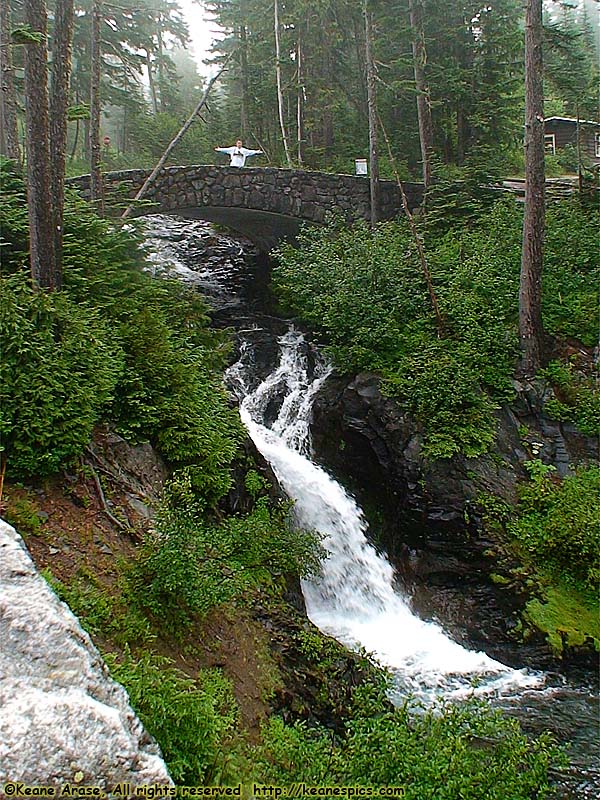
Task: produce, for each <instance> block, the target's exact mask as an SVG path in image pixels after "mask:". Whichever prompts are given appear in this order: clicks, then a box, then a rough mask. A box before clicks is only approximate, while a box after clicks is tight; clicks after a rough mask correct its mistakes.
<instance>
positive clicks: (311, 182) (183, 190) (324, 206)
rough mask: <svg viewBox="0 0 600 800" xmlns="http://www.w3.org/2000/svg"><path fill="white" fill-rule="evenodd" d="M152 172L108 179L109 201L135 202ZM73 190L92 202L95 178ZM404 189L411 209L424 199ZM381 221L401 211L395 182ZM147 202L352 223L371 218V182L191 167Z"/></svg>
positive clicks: (168, 174) (386, 192) (384, 195)
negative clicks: (338, 216)
mask: <svg viewBox="0 0 600 800" xmlns="http://www.w3.org/2000/svg"><path fill="white" fill-rule="evenodd" d="M149 174H150V171H149V170H140V169H135V170H123V171H120V172H107V173H105V174H104V183H105V191H106V195H107V197H106V199H107V202H109V203H110V200H111V196H112V197H115V195H116V194H121V196H122V197H123V199H125V198H131V197H134V196H135V194H136V193H137V192H138V190H139V189H140V187H141V186H142V184H143V183H144V181H145V180H146V178H147V177H148V175H149ZM68 184H69V185H70V186H73V187H75V188H77V189H79V190H80V192H81V193H82V195H83V196H84V197H89V186H90V176H89V175H82V176H80V177H78V178H71V179H70V180H69V181H68ZM404 189H405V192H406V195H407V198H408V201H409V205H410V206H411V208H415V207H417V206H418V205H419V204H420V202H421V199H422V196H423V187H422V186H421V185H420V184H414V183H407V184H405V185H404ZM380 192H381V195H380V197H381V217H382V218H383V219H391V218H392V217H394V216H396V215H397V214H398V213H399V212H400V211H401V208H402V204H401V199H400V192H399V190H398V187H397V186H396V184H395V183H394V182H393V181H381V183H380ZM146 199H147V200H150V201H152V202H153V203H155V204H156V205H155V206H154V207H153V208H150V207H147V208H146V209H144V210H140V212H139V213H152V212H169V211H172V212H173V211H177V210H178V209H184V208H186V209H189V208H206V207H217V208H223V207H224V208H243V209H250V210H254V211H267V212H270V213H275V214H284V215H286V216H290V217H295V218H298V219H303V220H307V221H310V222H323V221H324V220H325V218H326V216H327V215H328V214H332V213H333V214H342V215H343V216H344V217H345V218H346V219H348V220H355V219H360V218H362V219H368V218H369V217H370V203H369V180H368V178H366V177H356V176H353V175H333V174H328V173H323V172H306V171H304V170H293V169H275V168H272V167H267V168H264V169H262V168H261V169H253V168H237V167H217V166H202V165H200V166H186V167H168V168H166V169H164V170H163V171H162V172H161V173H160V174H159V176H158V178H157V179H156V181H155V183H154V184H153V186H152V187H151V188H150V190H149V192H148V194H147V196H146Z"/></svg>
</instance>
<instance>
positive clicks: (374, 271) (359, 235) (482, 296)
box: [274, 198, 600, 458]
mask: <svg viewBox="0 0 600 800" xmlns="http://www.w3.org/2000/svg"><path fill="white" fill-rule="evenodd" d="M463 199H464V198H463ZM486 202H487V198H483V199H482V198H475V200H474V201H473V203H474V204H475V205H474V206H473V205H472V204H471V206H470V205H469V203H467V202H466V201H465V204H464V205H463V206H461V207H460V208H458V207H457V209H458V210H457V216H458V218H459V219H460V218H462V219H471V218H472V221H471V223H470V224H469V225H465V224H463V223H461V222H457V221H456V218H455V221H454V223H453V225H452V226H451V227H449V225H448V224H447V222H445V223H444V224H443V225H442V224H441V222H439V220H437V218H436V214H435V210H434V213H433V214H430V215H428V218H427V219H428V221H427V222H426V224H425V226H424V228H423V235H424V238H425V245H426V250H427V259H428V263H429V267H430V270H431V273H432V276H433V282H434V285H435V291H436V294H437V299H438V304H439V308H440V311H441V314H442V316H443V318H444V330H443V332H442V334H441V335H440V334H439V333H438V332H437V330H436V325H435V318H434V315H433V313H432V309H431V306H430V301H429V297H428V292H427V286H426V284H425V281H424V279H423V275H422V269H421V265H420V262H419V260H418V257H417V254H416V251H415V247H414V244H413V241H412V239H411V236H410V235H409V231H408V228H407V226H406V224H405V223H404V222H403V221H399V222H393V223H382V224H381V225H379V226H378V227H377V228H376V229H375V230H373V231H372V230H370V229H369V228H368V226H367V225H366V224H364V223H358V224H356V225H355V226H354V227H353V228H352V229H348V228H347V227H346V226H345V225H344V224H343V223H342V222H341V221H339V220H337V221H333V222H331V223H330V224H329V225H327V226H324V227H322V228H312V229H307V230H305V231H304V232H303V233H302V234H301V236H300V241H299V248H294V247H292V246H291V245H283V246H282V247H281V248H280V250H279V251H278V253H277V260H278V264H277V266H276V268H275V270H274V286H275V288H276V291H277V294H278V296H279V299H280V301H281V303H282V304H283V306H284V308H285V309H286V310H288V311H291V312H292V313H295V314H298V315H300V316H301V317H302V318H303V319H304V320H306V322H307V323H308V324H310V325H311V326H313V327H314V329H315V330H316V331H317V332H319V333H320V334H321V335H322V336H323V338H324V340H325V342H326V345H327V350H328V352H329V354H330V356H331V357H332V358H333V360H334V362H335V364H336V366H337V367H338V368H339V369H342V370H344V371H345V372H347V373H352V372H357V371H362V370H373V371H376V372H379V373H380V374H381V375H382V376H383V377H384V390H385V391H387V392H388V393H389V394H392V395H394V396H395V397H396V398H397V399H398V400H399V401H400V403H401V404H402V405H403V406H404V407H405V408H406V410H407V411H409V412H410V413H412V414H413V415H414V416H415V417H416V419H417V420H418V421H419V422H420V423H421V424H422V426H423V428H424V431H425V452H426V454H427V455H429V456H430V457H432V458H445V457H449V456H451V455H453V454H454V453H456V452H463V453H465V454H466V455H468V456H474V455H478V454H479V453H482V452H484V451H485V450H486V448H487V447H488V445H489V444H490V442H491V441H492V440H493V437H494V431H495V419H494V415H493V411H494V409H495V408H496V407H497V406H498V405H499V404H500V403H502V402H505V401H506V400H508V399H510V398H511V397H512V396H513V394H514V389H513V386H512V377H513V372H514V367H515V364H516V361H517V358H518V352H519V351H518V335H517V332H518V295H519V273H520V264H521V239H522V210H521V209H520V208H518V206H517V204H516V203H515V202H514V200H513V198H507V199H502V200H500V201H498V202H497V203H496V204H495V205H494V206H493V208H491V209H490V210H488V211H484V208H485V203H486ZM474 209H475V210H476V214H475V210H474ZM436 220H437V221H436ZM547 226H548V227H547V237H546V253H545V272H544V294H543V313H544V323H545V326H546V330H547V332H548V333H550V334H551V335H554V336H557V337H564V336H571V337H575V338H579V339H580V340H581V341H583V342H584V343H587V344H590V343H593V341H594V336H595V334H596V322H595V320H596V309H597V302H598V298H597V294H596V293H595V292H594V291H590V286H596V285H600V271H599V267H598V257H597V243H596V231H597V228H598V213H597V211H595V210H592V209H587V208H583V207H582V206H580V205H578V204H577V203H575V202H573V203H570V202H565V203H560V204H556V205H553V206H552V207H551V208H550V209H549V211H548V220H547ZM448 228H449V229H448ZM444 231H446V232H445V233H444ZM590 397H591V395H590V394H589V393H588V394H586V395H585V398H586V399H585V400H582V404H581V408H582V413H581V415H580V416H578V417H577V419H576V421H577V423H578V424H584V425H586V426H589V421H590V418H591V417H592V416H593V413H594V411H593V409H594V407H595V402H596V401H594V400H593V399H592V400H590Z"/></svg>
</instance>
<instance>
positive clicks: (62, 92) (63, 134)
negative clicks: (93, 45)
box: [50, 0, 74, 289]
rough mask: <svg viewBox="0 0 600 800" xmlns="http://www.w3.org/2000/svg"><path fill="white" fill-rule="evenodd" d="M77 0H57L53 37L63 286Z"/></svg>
mask: <svg viewBox="0 0 600 800" xmlns="http://www.w3.org/2000/svg"><path fill="white" fill-rule="evenodd" d="M73 17H74V11H73V0H56V3H55V7H54V35H53V39H52V85H51V92H50V168H51V174H52V206H53V211H54V255H55V263H56V275H55V281H54V285H55V286H56V288H57V289H60V287H61V286H62V246H63V212H64V205H65V162H66V157H67V109H68V107H69V86H70V82H71V53H72V48H73Z"/></svg>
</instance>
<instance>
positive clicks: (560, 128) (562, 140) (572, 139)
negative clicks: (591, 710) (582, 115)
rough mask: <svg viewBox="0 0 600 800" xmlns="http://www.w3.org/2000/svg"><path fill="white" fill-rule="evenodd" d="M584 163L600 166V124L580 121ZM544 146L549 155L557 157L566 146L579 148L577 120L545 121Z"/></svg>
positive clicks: (558, 118)
mask: <svg viewBox="0 0 600 800" xmlns="http://www.w3.org/2000/svg"><path fill="white" fill-rule="evenodd" d="M579 137H580V145H581V157H582V161H583V163H587V164H589V165H594V166H597V165H599V164H600V122H590V121H589V120H579ZM544 144H545V146H546V153H548V155H557V153H558V152H559V151H560V150H562V149H563V148H564V147H565V145H568V144H570V145H573V147H577V120H576V119H571V118H570V117H547V118H546V119H545V120H544Z"/></svg>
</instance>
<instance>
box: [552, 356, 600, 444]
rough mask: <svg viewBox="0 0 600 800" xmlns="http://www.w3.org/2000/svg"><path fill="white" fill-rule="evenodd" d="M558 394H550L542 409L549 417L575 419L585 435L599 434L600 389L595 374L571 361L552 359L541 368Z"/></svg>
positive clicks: (566, 420)
mask: <svg viewBox="0 0 600 800" xmlns="http://www.w3.org/2000/svg"><path fill="white" fill-rule="evenodd" d="M543 375H544V376H545V377H546V378H547V379H548V380H549V381H550V382H551V383H552V385H553V386H554V389H555V391H556V393H557V394H558V395H559V397H560V399H559V398H556V397H552V398H550V399H549V400H547V401H546V403H545V404H544V411H545V413H546V414H547V415H548V416H549V417H552V419H556V420H559V421H561V422H574V423H575V424H576V425H577V427H578V428H579V429H580V430H581V431H582V432H583V433H585V434H587V435H588V436H599V435H600V390H599V388H598V386H597V383H596V380H595V376H593V377H587V376H586V375H584V374H583V373H581V372H578V371H576V370H575V369H574V366H573V364H571V363H570V362H566V363H565V362H561V361H552V362H550V364H548V366H547V367H546V369H545V370H544V371H543Z"/></svg>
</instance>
